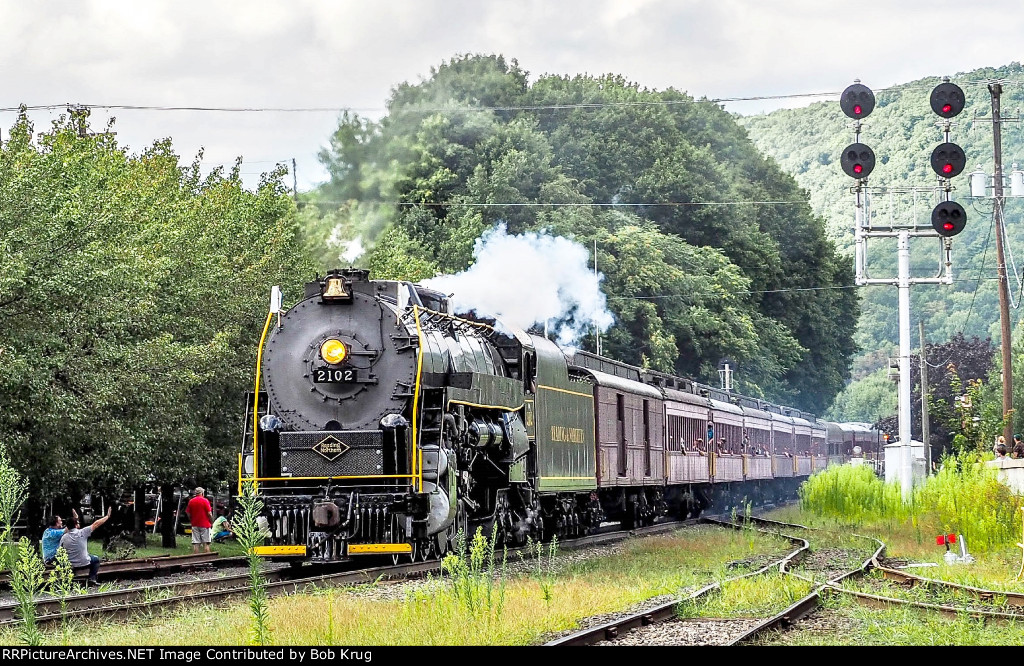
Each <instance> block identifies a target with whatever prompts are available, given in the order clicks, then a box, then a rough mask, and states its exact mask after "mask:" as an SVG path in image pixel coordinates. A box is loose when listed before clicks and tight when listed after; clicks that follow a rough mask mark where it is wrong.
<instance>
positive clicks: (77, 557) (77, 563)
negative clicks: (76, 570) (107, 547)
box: [54, 507, 114, 585]
mask: <svg viewBox="0 0 1024 666" xmlns="http://www.w3.org/2000/svg"><path fill="white" fill-rule="evenodd" d="M113 511H114V507H110V508H108V509H107V515H105V516H103V517H102V518H99V519H97V520H95V521H93V523H92V524H91V525H89V526H88V527H82V528H79V526H78V514H74V516H73V517H72V518H71V520H70V521H69V523H68V527H69V529H68V532H67V534H65V535H64V536H62V537H61V538H60V547H61V548H63V549H64V550H66V551H68V559H69V560H70V561H71V566H73V567H89V581H88V584H89V585H99V582H98V581H97V580H96V575H97V574H98V573H99V571H100V558H98V557H96V556H95V555H90V554H89V536H90V535H91V534H92V533H93V532H94V531H95V530H96V529H97V528H99V527H102V526H103V523H105V522H107V521H108V520H110V514H111V513H113ZM56 552H57V551H54V555H55V556H56Z"/></svg>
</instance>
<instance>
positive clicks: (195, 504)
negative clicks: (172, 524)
mask: <svg viewBox="0 0 1024 666" xmlns="http://www.w3.org/2000/svg"><path fill="white" fill-rule="evenodd" d="M203 493H204V490H203V489H202V488H196V490H195V494H196V496H195V497H193V498H192V499H190V500H189V501H188V505H187V506H186V507H185V513H187V514H188V519H189V522H191V523H192V552H193V553H198V552H199V544H203V550H204V552H207V553H209V552H210V528H211V527H213V507H211V506H210V501H209V500H208V499H206V498H205V497H203Z"/></svg>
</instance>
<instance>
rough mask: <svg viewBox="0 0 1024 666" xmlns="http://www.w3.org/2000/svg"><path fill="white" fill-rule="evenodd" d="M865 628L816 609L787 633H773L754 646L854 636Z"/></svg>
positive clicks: (835, 613)
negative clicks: (804, 637)
mask: <svg viewBox="0 0 1024 666" xmlns="http://www.w3.org/2000/svg"><path fill="white" fill-rule="evenodd" d="M862 628H863V622H861V621H860V620H858V619H856V618H853V617H850V616H849V615H848V614H845V613H841V612H839V611H836V610H834V609H829V608H816V609H815V610H813V611H812V612H811V613H810V614H808V615H806V616H804V617H802V618H800V619H799V620H797V621H796V622H795V623H794V624H793V625H792V626H791V627H789V628H788V629H786V631H785V633H771V634H768V635H766V636H765V637H764V639H763V640H762V641H760V642H758V643H753V645H785V644H786V643H789V642H791V641H790V639H795V638H798V637H801V636H813V637H819V638H821V639H832V638H834V637H835V636H842V635H853V634H854V633H856V632H858V631H860V630H861V629H862Z"/></svg>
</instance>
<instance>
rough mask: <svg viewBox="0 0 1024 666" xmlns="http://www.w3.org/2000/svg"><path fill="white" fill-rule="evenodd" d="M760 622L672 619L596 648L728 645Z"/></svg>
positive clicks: (750, 620)
mask: <svg viewBox="0 0 1024 666" xmlns="http://www.w3.org/2000/svg"><path fill="white" fill-rule="evenodd" d="M760 622H761V618H745V617H744V618H728V619H717V618H710V619H709V618H699V619H692V620H671V621H669V622H662V623H660V624H652V625H649V626H647V627H638V628H636V629H632V630H631V631H629V633H627V634H625V635H624V636H620V637H618V638H616V639H615V640H612V641H601V642H600V643H595V645H624V646H625V645H634V646H635V645H727V644H728V643H730V642H731V641H732V640H733V639H735V638H737V637H739V636H742V635H743V634H745V633H746V632H748V631H750V630H751V629H752V628H753V627H754V626H756V625H757V624H759V623H760Z"/></svg>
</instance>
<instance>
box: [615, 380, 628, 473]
mask: <svg viewBox="0 0 1024 666" xmlns="http://www.w3.org/2000/svg"><path fill="white" fill-rule="evenodd" d="M615 407H616V410H615V415H616V419H617V421H618V423H617V425H618V431H619V432H618V435H619V476H626V397H625V396H624V395H622V394H621V393H616V394H615Z"/></svg>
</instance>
